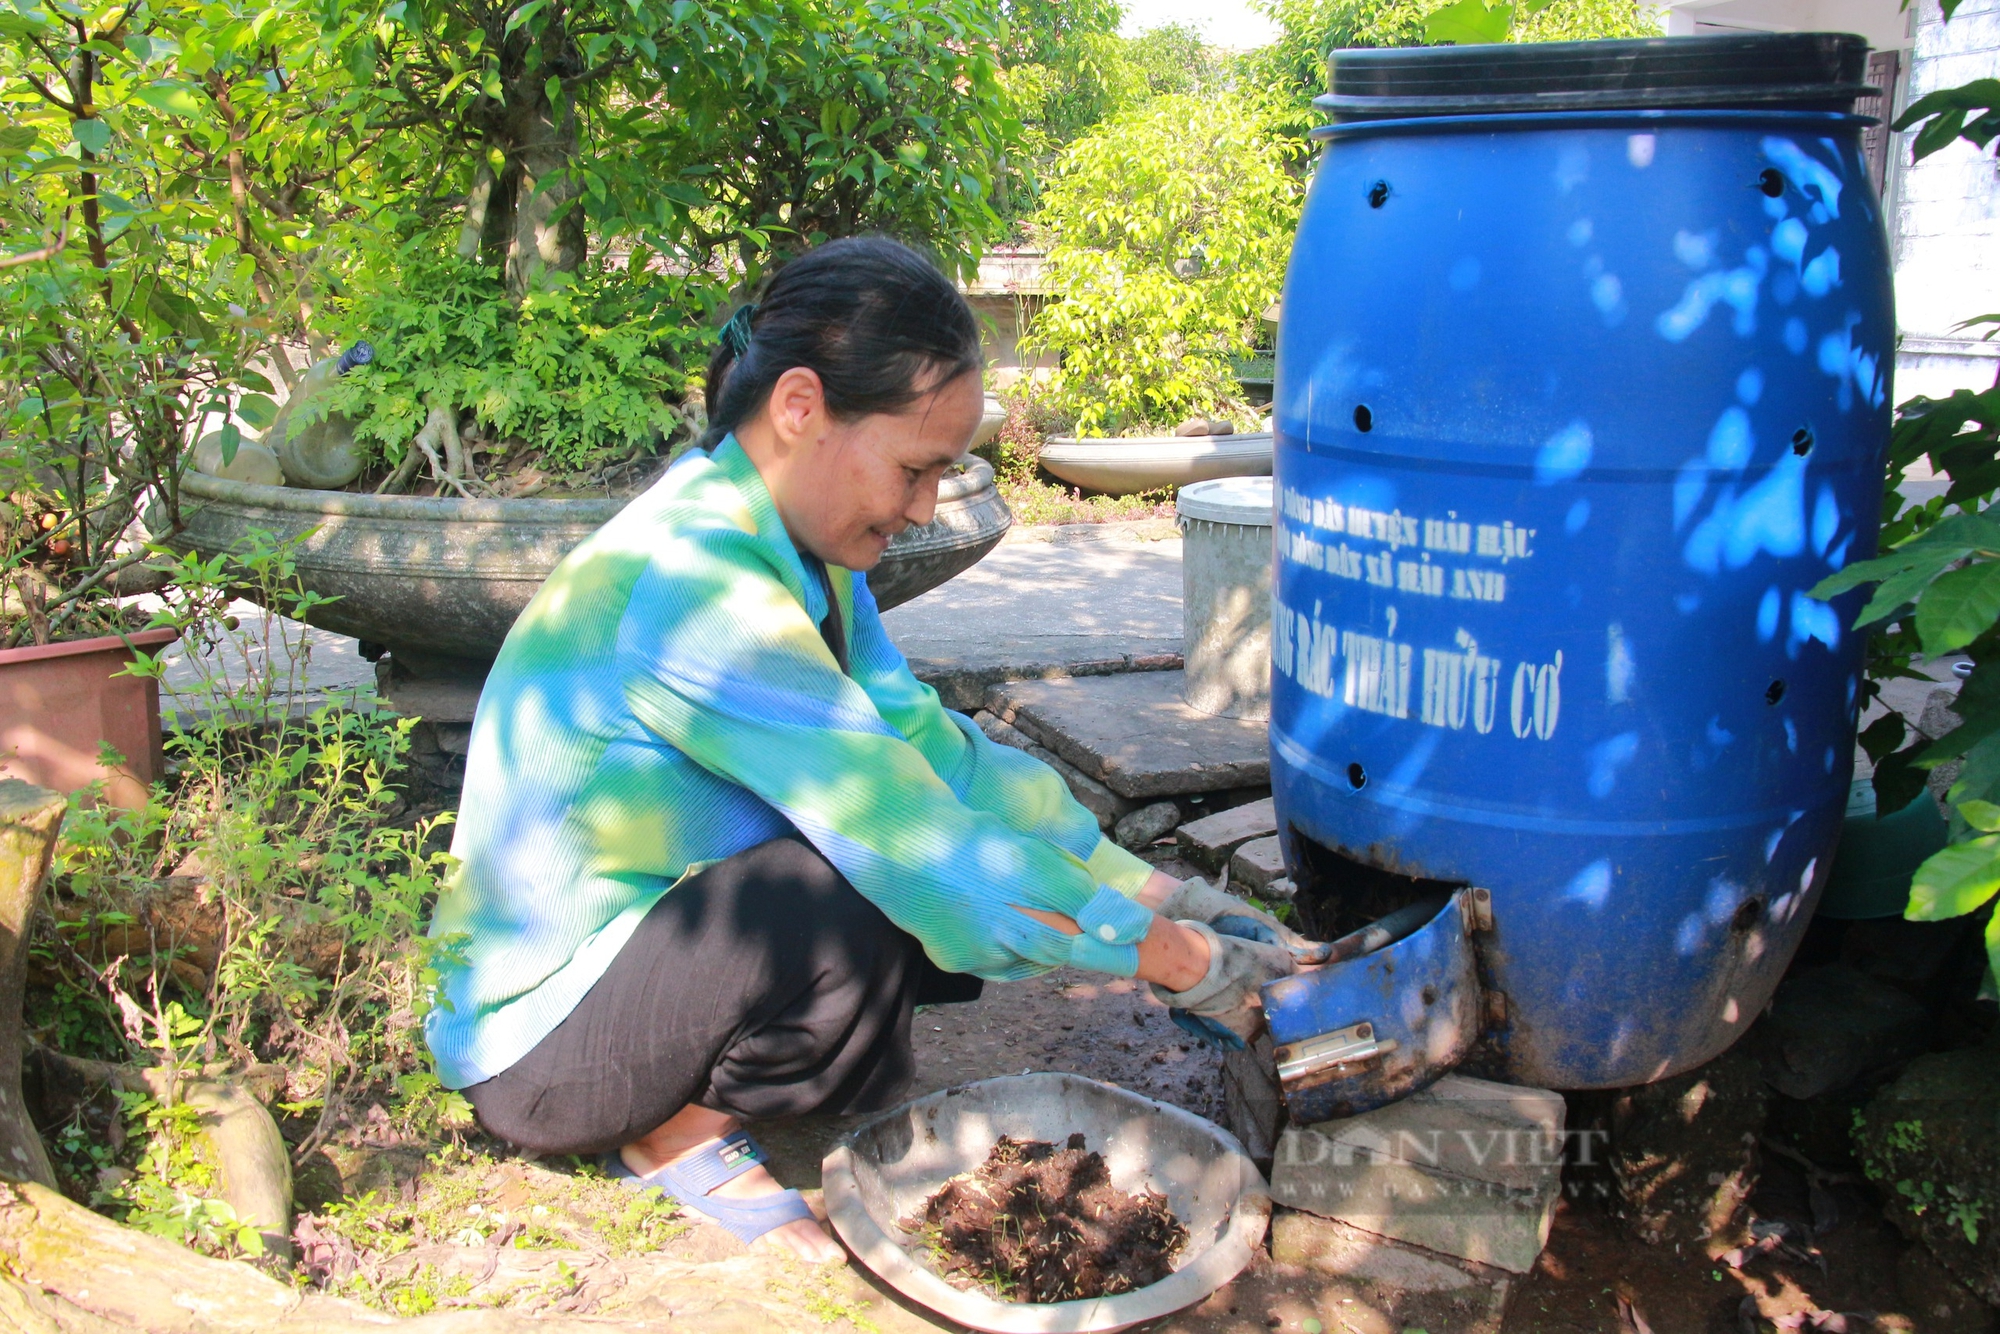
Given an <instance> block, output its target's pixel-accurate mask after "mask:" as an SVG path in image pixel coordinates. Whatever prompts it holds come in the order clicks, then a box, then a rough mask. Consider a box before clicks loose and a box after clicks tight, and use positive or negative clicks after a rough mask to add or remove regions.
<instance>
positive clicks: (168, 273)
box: [0, 0, 346, 646]
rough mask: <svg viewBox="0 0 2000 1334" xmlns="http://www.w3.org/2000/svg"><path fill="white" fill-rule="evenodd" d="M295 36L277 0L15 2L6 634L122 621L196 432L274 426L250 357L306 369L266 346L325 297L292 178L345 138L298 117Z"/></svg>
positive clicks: (1, 149) (0, 155) (1, 559)
mask: <svg viewBox="0 0 2000 1334" xmlns="http://www.w3.org/2000/svg"><path fill="white" fill-rule="evenodd" d="M300 28H301V25H300V24H299V22H298V20H297V16H296V15H295V14H294V13H293V12H292V11H291V10H289V9H286V8H285V7H283V6H282V5H281V6H279V7H278V8H275V9H265V10H259V11H256V12H255V13H254V14H248V13H239V12H237V11H233V10H232V9H231V8H230V7H229V5H228V4H227V3H219V4H213V5H205V6H199V7H197V6H192V5H186V6H172V5H167V6H161V7H151V6H148V5H145V4H132V5H124V6H120V5H108V4H107V5H96V6H93V5H89V4H73V3H66V2H65V0H47V2H38V0H22V2H21V3H19V4H17V5H15V6H13V7H11V8H10V9H9V10H7V11H6V12H5V14H4V15H0V62H4V69H0V90H4V91H0V97H4V99H5V101H6V103H7V108H8V124H7V126H6V128H5V129H3V130H0V490H4V492H5V494H6V495H7V497H8V500H7V509H6V511H5V512H4V514H0V579H4V581H5V583H6V585H7V594H8V597H9V599H10V600H9V602H8V603H7V604H6V610H7V612H9V613H11V614H10V615H6V616H4V617H0V620H4V622H5V626H6V628H5V632H4V641H0V642H4V643H5V644H6V645H9V646H12V645H16V644H20V643H23V642H27V641H29V640H32V641H34V642H37V643H41V642H46V641H47V640H49V639H50V638H52V637H55V638H61V637H74V636H77V635H87V634H91V633H101V632H102V631H103V630H104V629H107V628H116V626H117V625H118V623H119V620H120V613H119V612H118V611H117V609H116V608H115V607H114V606H112V605H111V604H110V603H109V602H108V601H107V598H108V596H109V595H110V594H112V593H115V592H131V591H134V589H135V588H137V587H139V586H141V585H142V584H143V583H144V582H145V580H144V579H143V578H141V577H140V576H143V575H144V573H145V572H144V571H143V570H141V569H139V568H137V567H139V566H140V564H141V562H143V561H144V560H145V559H146V552H145V550H144V548H143V546H141V545H140V544H138V543H137V542H135V541H134V540H133V539H132V534H131V532H130V530H131V527H132V524H133V521H134V519H135V518H137V517H138V515H139V512H140V510H141V508H142V506H144V505H146V504H148V503H152V504H154V506H155V509H156V516H155V518H154V520H153V523H154V526H155V529H156V531H158V530H160V529H176V528H178V527H179V526H180V523H181V513H180V478H181V474H182V472H183V470H184V469H185V467H186V464H187V459H188V452H189V449H190V448H191V446H192V445H193V444H194V442H195V440H196V438H197V437H198V436H199V435H200V434H202V433H203V432H204V431H205V430H216V431H218V432H219V437H220V444H221V448H222V449H223V451H224V452H225V453H228V452H233V451H234V449H235V447H236V444H237V440H238V434H237V432H238V428H237V427H236V426H235V425H234V424H233V423H232V420H231V418H232V415H233V416H234V417H237V418H240V419H241V420H243V421H245V422H249V423H252V424H256V423H259V422H262V421H268V420H269V417H270V415H271V412H272V403H271V400H270V398H269V394H270V393H271V392H272V389H273V386H272V384H271V383H270V382H269V381H268V380H267V379H266V378H265V377H264V375H263V374H260V373H259V372H258V371H257V370H255V369H253V362H256V361H259V360H260V359H262V358H264V357H266V356H267V354H269V356H270V359H269V360H268V361H265V363H264V364H266V365H268V366H271V367H274V368H275V369H277V370H278V371H279V373H280V375H281V377H282V378H285V379H288V380H289V379H290V378H292V367H291V365H290V363H289V362H288V360H287V359H286V358H285V357H284V355H283V354H282V352H278V351H276V349H275V345H274V340H275V338H276V337H277V336H278V335H279V334H281V333H282V332H284V331H285V330H286V329H287V328H288V327H291V326H292V325H293V324H294V323H295V321H296V318H297V313H298V312H299V311H300V309H301V304H302V303H306V302H309V300H310V295H309V288H308V287H307V286H306V285H305V284H304V283H303V282H302V280H301V274H302V272H303V269H302V266H301V265H300V264H299V263H298V262H296V261H294V260H291V259H287V258H285V257H284V255H285V252H286V250H287V247H288V246H291V247H292V248H294V249H296V248H297V247H296V245H294V243H296V242H297V241H298V240H299V239H300V237H301V236H302V235H303V234H304V233H305V232H306V231H308V230H309V229H310V222H311V220H310V217H309V216H308V215H306V214H305V213H303V212H301V211H300V210H299V209H298V208H297V201H298V200H299V198H300V194H301V192H302V191H303V190H304V189H305V188H306V187H307V186H308V185H310V184H311V183H312V182H314V181H316V180H329V179H331V178H333V177H334V176H336V175H338V173H339V171H340V169H341V166H340V164H341V161H342V158H343V148H344V145H345V143H346V139H345V138H344V136H343V135H342V134H340V133H337V132H331V131H330V132H329V133H327V134H325V135H319V136H315V135H314V134H313V133H311V132H309V131H308V130H305V129H303V128H301V126H300V124H299V121H300V119H301V118H300V117H299V116H298V115H297V112H298V110H299V109H300V108H301V107H305V108H308V109H311V108H312V107H313V106H314V105H315V102H314V99H315V97H316V96H317V95H318V94H319V93H320V91H321V90H320V89H319V87H318V85H317V84H316V83H315V82H314V78H316V77H317V75H318V74H319V73H320V72H321V71H320V70H319V69H318V67H317V66H315V65H314V64H313V62H312V60H311V59H307V60H306V61H305V62H303V67H302V71H301V75H300V76H298V77H294V76H293V75H292V74H291V73H290V71H289V70H286V71H285V77H280V71H281V69H284V68H285V67H282V66H281V65H280V64H279V61H278V57H277V55H276V51H277V49H278V48H279V47H280V46H285V47H287V49H290V39H291V38H293V37H297V36H299V35H300ZM306 50H307V51H308V52H310V50H311V43H307V44H306ZM305 75H311V76H313V77H304V76H305ZM287 79H289V82H287ZM287 103H289V105H286V104H287ZM318 105H319V106H321V107H325V106H327V103H326V101H325V99H324V98H321V99H320V101H319V103H318Z"/></svg>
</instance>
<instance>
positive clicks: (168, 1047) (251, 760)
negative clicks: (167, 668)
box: [28, 535, 469, 1235]
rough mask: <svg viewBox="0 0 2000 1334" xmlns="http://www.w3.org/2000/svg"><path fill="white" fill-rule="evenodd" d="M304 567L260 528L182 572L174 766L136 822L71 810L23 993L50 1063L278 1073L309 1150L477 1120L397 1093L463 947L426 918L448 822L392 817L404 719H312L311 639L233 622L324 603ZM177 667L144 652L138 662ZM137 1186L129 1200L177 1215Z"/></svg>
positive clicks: (166, 619)
mask: <svg viewBox="0 0 2000 1334" xmlns="http://www.w3.org/2000/svg"><path fill="white" fill-rule="evenodd" d="M294 556H295V547H294V546H292V545H287V544H281V543H275V542H272V541H270V540H269V539H268V538H267V537H264V536H261V535H259V536H255V537H253V538H252V539H251V541H250V542H249V544H248V547H247V549H246V551H245V552H244V553H242V554H240V555H234V556H218V557H215V558H212V559H210V560H202V559H200V558H199V557H195V556H186V557H183V558H181V560H180V561H179V563H178V564H177V565H176V566H175V567H174V570H173V574H174V583H173V586H172V588H171V589H170V591H169V592H168V593H167V594H166V597H165V606H164V608H163V609H162V610H161V611H160V612H159V613H158V614H157V615H156V617H155V618H154V619H155V622H156V623H158V624H160V625H164V626H172V627H174V628H177V629H179V630H181V632H182V643H183V645H184V646H185V647H187V648H189V649H192V650H194V651H193V652H190V653H189V654H188V659H187V660H188V661H189V662H190V663H191V664H192V665H193V666H194V672H193V676H194V678H195V680H194V681H193V683H192V684H188V685H183V686H181V687H180V688H179V689H173V690H170V691H169V699H170V700H171V701H172V702H173V704H174V706H175V709H174V712H175V714H176V718H177V721H179V723H180V724H181V726H180V728H179V729H178V730H177V731H175V732H174V733H173V734H172V736H171V737H170V739H169V743H168V744H169V753H170V755H171V757H172V766H173V769H174V773H173V776H172V778H171V779H170V780H169V781H168V782H166V783H162V784H160V785H159V786H157V787H156V788H155V789H154V793H153V796H152V799H151V801H149V803H148V804H147V805H146V806H145V807H144V808H143V809H140V810H136V811H118V810H115V809H113V808H109V807H106V806H103V805H101V804H96V803H93V802H92V801H90V800H89V796H88V794H82V795H80V796H79V798H78V799H77V800H75V801H74V802H73V803H72V806H71V810H70V813H69V816H68V818H67V820H66V821H65V824H64V827H63V831H62V835H61V838H60V840H59V842H58V846H57V852H56V866H55V872H56V873H55V884H54V886H53V889H52V893H51V896H50V900H49V903H48V907H47V913H48V921H47V922H46V924H45V925H44V927H43V928H42V929H41V930H40V931H39V932H38V935H37V951H38V957H39V958H40V959H41V960H42V961H43V963H44V964H45V966H46V967H47V968H48V969H49V971H50V972H52V973H53V975H54V977H55V985H53V986H50V987H44V988H38V989H37V992H36V993H34V994H31V997H30V1002H31V1003H30V1006H29V1011H28V1022H29V1026H30V1029H31V1031H35V1032H36V1034H37V1036H38V1037H39V1038H41V1040H42V1041H44V1042H45V1043H47V1044H49V1045H51V1046H54V1047H55V1048H56V1049H57V1050H66V1051H71V1052H77V1051H78V1049H79V1048H82V1049H83V1050H84V1051H87V1052H89V1053H90V1054H93V1055H95V1054H100V1053H102V1054H113V1055H116V1056H118V1057H122V1058H123V1059H124V1060H126V1061H128V1062H133V1063H139V1064H147V1065H153V1066H157V1067H164V1068H165V1069H166V1070H168V1071H169V1072H170V1074H169V1078H168V1081H167V1087H173V1086H174V1084H175V1082H176V1081H177V1080H178V1079H179V1077H180V1076H181V1075H182V1074H183V1073H190V1074H192V1073H204V1072H211V1073H212V1072H216V1071H225V1072H226V1071H228V1070H231V1069H239V1068H243V1067H247V1066H251V1065H255V1064H258V1063H268V1062H278V1063H281V1064H282V1065H283V1066H284V1067H285V1079H286V1086H285V1093H286V1094H287V1095H288V1097H289V1099H290V1106H291V1108H292V1109H293V1111H294V1112H303V1111H307V1110H310V1109H315V1108H316V1109H317V1111H318V1115H317V1117H316V1118H315V1119H314V1121H313V1122H312V1123H311V1124H310V1125H309V1126H306V1127H302V1129H301V1132H300V1134H299V1136H298V1144H297V1147H296V1153H297V1156H298V1157H299V1158H300V1159H304V1158H305V1157H307V1156H309V1155H310V1154H311V1153H313V1152H314V1151H315V1150H316V1149H317V1147H318V1146H319V1145H320V1144H321V1143H323V1142H324V1141H325V1140H326V1138H327V1136H328V1135H329V1134H331V1133H332V1132H333V1131H334V1130H335V1129H337V1128H338V1127H339V1126H340V1124H341V1117H342V1115H343V1113H344V1112H345V1111H346V1110H347V1109H348V1108H349V1107H350V1106H351V1105H352V1104H353V1102H354V1100H355V1099H357V1098H358V1097H360V1096H361V1095H362V1094H364V1093H368V1092H370V1091H373V1090H380V1091H383V1092H385V1093H387V1095H388V1096H389V1098H390V1099H391V1100H392V1101H394V1102H396V1103H398V1104H399V1105H403V1104H407V1106H406V1108H405V1119H406V1120H410V1119H416V1120H422V1121H424V1122H425V1123H426V1124H427V1125H428V1126H429V1127H430V1128H437V1127H441V1126H446V1125H448V1124H450V1123H452V1122H454V1121H456V1122H457V1124H459V1125H463V1124H465V1123H466V1121H467V1120H469V1118H466V1117H465V1116H464V1109H463V1106H462V1101H455V1100H454V1099H453V1097H452V1095H449V1094H446V1093H445V1092H444V1091H443V1090H441V1089H439V1088H437V1087H436V1085H435V1080H434V1079H432V1080H431V1081H430V1083H428V1084H426V1083H425V1082H424V1081H423V1080H421V1079H419V1080H416V1081H415V1082H413V1083H411V1084H401V1083H399V1081H400V1080H402V1079H404V1078H405V1077H408V1076H412V1075H418V1074H428V1073H429V1067H428V1055H427V1053H426V1052H425V1050H424V1048H423V1045H422V1039H421V1035H420V1031H419V1026H420V1023H421V1020H422V1017H423V1015H424V1013H425V1011H426V1009H427V1007H428V1004H429V993H430V988H431V985H432V984H433V983H434V981H435V976H436V975H435V965H436V963H437V957H438V954H439V952H440V951H441V950H442V949H446V948H449V943H448V942H447V943H443V944H441V943H439V942H434V941H431V940H429V939H428V938H426V937H425V936H424V935H423V922H424V918H425V915H426V914H427V912H428V910H429V907H430V905H431V903H432V902H433V901H434V900H435V897H436V893H437V888H438V877H439V875H440V874H441V873H442V872H443V871H444V870H445V868H446V867H447V865H448V862H449V858H448V857H447V856H446V854H444V853H443V852H441V851H438V850H436V848H435V847H434V835H435V834H436V832H437V831H438V830H439V829H440V828H442V827H443V826H444V825H445V824H447V823H448V822H449V818H450V817H449V816H448V815H444V814H439V815H435V816H432V817H430V818H427V819H413V820H408V821H406V822H404V823H400V824H399V823H396V822H395V820H394V819H393V818H392V817H394V816H395V815H397V814H398V813H399V812H400V811H401V810H402V809H403V807H404V805H405V803H404V800H403V798H402V797H401V796H400V795H399V793H398V792H397V791H396V788H395V786H394V783H395V779H396V776H397V774H398V772H399V770H400V768H401V766H402V762H403V757H404V755H405V754H406V752H407V750H408V747H409V730H410V727H411V725H412V720H410V719H406V718H398V717H396V716H394V715H392V714H388V713H386V712H380V711H376V710H373V709H372V708H369V707H367V706H368V703H369V702H368V701H365V700H364V701H349V702H347V704H346V705H345V706H339V705H331V704H330V705H324V706H321V707H318V708H314V709H312V710H310V711H307V710H305V709H303V708H302V707H300V702H299V698H298V694H299V690H300V688H301V687H302V686H303V684H304V671H303V665H302V664H301V663H300V662H299V658H300V657H301V656H302V655H303V654H304V653H305V652H307V651H308V648H309V642H310V641H308V640H306V639H304V638H303V637H302V636H298V635H297V634H296V631H294V633H293V634H292V635H290V636H288V635H286V634H285V633H284V632H283V631H282V629H281V628H274V627H278V626H279V624H280V623H278V622H276V621H275V619H273V618H266V617H258V618H257V619H256V621H255V622H252V623H250V624H248V625H246V624H245V623H244V620H245V619H246V618H240V617H239V616H238V615H237V614H236V613H235V611H234V610H233V609H232V608H233V606H234V605H235V604H234V602H233V599H234V597H235V596H236V594H237V593H239V592H241V591H244V590H246V589H248V590H250V591H252V592H253V593H254V595H255V596H256V597H257V598H258V600H259V601H261V602H262V603H263V604H264V605H265V606H269V607H273V608H276V609H280V610H283V611H287V612H291V613H294V614H297V613H302V612H303V611H305V610H307V609H309V607H310V605H311V603H312V601H313V599H312V597H311V595H309V594H306V593H304V592H303V591H302V590H300V589H299V588H298V584H297V574H296V567H295V562H294ZM163 668H164V664H163V663H162V662H161V661H160V660H159V659H157V658H154V657H151V656H148V655H145V654H141V655H139V659H138V661H137V663H136V664H135V667H134V669H133V670H134V671H135V672H138V673H140V674H153V675H160V674H161V673H162V672H163ZM357 703H358V704H359V705H360V707H356V705H357ZM80 1007H81V1008H82V1012H81V1013H78V1012H77V1011H78V1009H79V1008H80ZM79 1039H82V1040H81V1041H80V1040H79ZM107 1049H108V1050H107ZM163 1096H164V1095H163ZM148 1114H149V1115H150V1112H149V1113H148ZM171 1115H179V1112H177V1111H176V1110H175V1109H174V1108H173V1107H172V1106H171V1105H168V1106H166V1107H165V1109H164V1110H163V1111H162V1112H161V1113H160V1116H161V1117H168V1116H171ZM177 1127H179V1123H178V1122H175V1121H171V1120H161V1119H159V1117H155V1118H154V1119H153V1120H151V1121H148V1122H146V1123H145V1126H144V1127H143V1133H142V1134H140V1135H139V1136H138V1138H139V1139H140V1140H141V1141H143V1142H145V1143H146V1144H148V1145H149V1146H150V1147H147V1148H146V1149H145V1150H144V1152H145V1153H151V1154H154V1155H155V1156H156V1157H157V1155H158V1154H162V1153H164V1154H167V1155H168V1158H167V1159H160V1160H159V1163H160V1164H169V1163H170V1161H178V1160H177V1159H174V1158H173V1155H176V1154H179V1153H180V1152H181V1151H182V1141H183V1139H185V1136H182V1135H181V1129H184V1127H179V1128H177ZM162 1143H164V1147H161V1144H162ZM156 1167H157V1169H158V1170H154V1171H152V1172H151V1173H150V1177H151V1178H155V1179H157V1180H158V1181H160V1182H163V1183H165V1185H164V1186H163V1187H162V1189H167V1188H171V1190H172V1191H177V1192H179V1193H180V1194H187V1193H189V1191H190V1190H193V1191H194V1193H196V1194H199V1187H200V1186H201V1184H202V1183H201V1182H199V1181H194V1180H192V1179H191V1178H187V1176H186V1174H185V1173H181V1174H179V1175H176V1173H174V1172H170V1171H168V1170H167V1169H166V1166H160V1165H159V1164H156ZM148 1177H149V1173H148V1172H147V1171H145V1170H141V1171H140V1172H138V1174H137V1177H136V1178H135V1179H136V1180H140V1181H143V1180H145V1179H147V1178H148ZM140 1188H141V1187H139V1186H134V1187H133V1189H134V1190H138V1189H140ZM145 1189H147V1190H150V1191H152V1194H150V1195H147V1196H145V1197H144V1198H141V1197H139V1196H136V1195H131V1194H130V1193H129V1192H128V1193H127V1195H126V1196H125V1197H122V1198H121V1200H120V1201H119V1203H121V1204H122V1205H124V1206H127V1207H139V1206H142V1205H143V1206H144V1207H145V1208H147V1209H149V1210H153V1211H155V1212H158V1211H160V1210H164V1209H167V1207H168V1206H167V1204H166V1203H164V1202H163V1201H165V1200H166V1196H164V1195H161V1194H160V1193H159V1190H155V1189H154V1188H153V1187H145ZM176 1207H178V1206H176ZM182 1214H183V1215H184V1217H182V1219H181V1221H182V1222H183V1223H185V1224H186V1225H187V1226H188V1227H190V1228H196V1229H197V1230H199V1228H201V1227H208V1226H210V1225H211V1224H214V1225H216V1226H220V1223H219V1222H218V1221H217V1220H218V1219H219V1218H220V1215H217V1214H216V1213H215V1212H214V1211H213V1210H207V1211H206V1212H204V1211H201V1210H194V1211H188V1210H185V1209H183V1210H182ZM204 1220H206V1221H204ZM163 1226H164V1224H163ZM191 1235H192V1234H191ZM203 1235H206V1234H203Z"/></svg>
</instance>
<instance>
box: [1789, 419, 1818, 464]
mask: <svg viewBox="0 0 2000 1334" xmlns="http://www.w3.org/2000/svg"><path fill="white" fill-rule="evenodd" d="M1812 447H1813V433H1812V428H1811V427H1808V426H1801V427H1800V428H1799V429H1798V430H1796V431H1793V432H1792V453H1794V454H1797V455H1798V456H1799V457H1800V458H1804V457H1805V456H1806V455H1807V454H1810V453H1811V452H1812Z"/></svg>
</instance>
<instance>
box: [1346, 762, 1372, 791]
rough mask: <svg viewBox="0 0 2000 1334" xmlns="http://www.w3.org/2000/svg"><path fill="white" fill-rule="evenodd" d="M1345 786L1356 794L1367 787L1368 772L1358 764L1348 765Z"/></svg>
mask: <svg viewBox="0 0 2000 1334" xmlns="http://www.w3.org/2000/svg"><path fill="white" fill-rule="evenodd" d="M1347 785H1348V786H1349V787H1351V788H1353V789H1354V790H1355V791H1356V792H1359V791H1360V790H1361V789H1362V788H1364V787H1366V786H1368V771H1367V770H1366V769H1364V768H1362V767H1361V766H1360V765H1359V764H1350V765H1348V766H1347Z"/></svg>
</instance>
